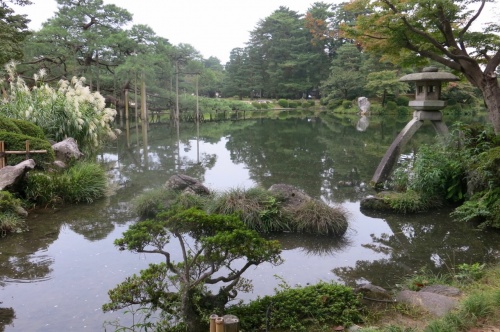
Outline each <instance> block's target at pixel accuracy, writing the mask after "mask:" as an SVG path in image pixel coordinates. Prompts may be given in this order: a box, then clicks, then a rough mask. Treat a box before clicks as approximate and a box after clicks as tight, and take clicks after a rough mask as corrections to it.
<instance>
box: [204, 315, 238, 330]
mask: <svg viewBox="0 0 500 332" xmlns="http://www.w3.org/2000/svg"><path fill="white" fill-rule="evenodd" d="M239 331H240V321H239V319H238V317H236V316H234V315H224V316H222V317H219V316H217V315H215V314H213V315H210V332H239Z"/></svg>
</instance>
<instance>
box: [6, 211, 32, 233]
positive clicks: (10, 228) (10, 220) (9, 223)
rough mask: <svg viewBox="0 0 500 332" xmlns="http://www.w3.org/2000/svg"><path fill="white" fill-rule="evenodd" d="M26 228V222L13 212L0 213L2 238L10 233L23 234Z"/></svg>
mask: <svg viewBox="0 0 500 332" xmlns="http://www.w3.org/2000/svg"><path fill="white" fill-rule="evenodd" d="M25 228H26V224H25V222H24V220H23V219H22V218H21V217H20V216H18V215H17V214H15V213H13V212H10V211H9V212H2V213H0V236H1V237H4V236H5V235H7V234H8V233H13V232H21V231H23V230H24V229H25Z"/></svg>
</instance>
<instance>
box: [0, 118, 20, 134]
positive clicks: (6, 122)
mask: <svg viewBox="0 0 500 332" xmlns="http://www.w3.org/2000/svg"><path fill="white" fill-rule="evenodd" d="M0 130H4V131H7V132H10V133H16V134H22V133H23V132H22V131H21V129H19V127H18V126H17V125H16V124H15V122H14V121H13V120H12V119H10V118H7V117H5V116H0Z"/></svg>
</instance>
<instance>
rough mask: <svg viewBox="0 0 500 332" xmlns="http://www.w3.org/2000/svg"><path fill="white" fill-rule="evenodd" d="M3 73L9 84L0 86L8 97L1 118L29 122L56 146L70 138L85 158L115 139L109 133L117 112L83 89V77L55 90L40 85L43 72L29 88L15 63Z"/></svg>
mask: <svg viewBox="0 0 500 332" xmlns="http://www.w3.org/2000/svg"><path fill="white" fill-rule="evenodd" d="M5 69H6V72H7V75H8V77H9V80H8V81H3V82H1V83H2V85H3V86H4V87H5V88H6V90H7V95H4V98H3V100H2V102H1V103H0V114H3V115H5V116H7V117H10V118H14V119H22V120H27V121H30V122H32V123H34V124H36V125H38V126H39V127H41V128H42V129H43V131H44V133H45V135H46V137H47V138H48V139H52V140H54V141H57V142H59V141H62V140H64V139H65V138H68V137H73V138H74V139H75V140H76V141H77V142H78V146H79V148H80V150H82V151H83V152H84V153H85V154H87V155H93V154H95V153H96V152H97V150H98V149H99V147H100V146H101V145H102V144H103V143H104V142H105V141H106V140H109V139H115V138H116V134H115V132H114V130H113V129H112V123H113V120H114V118H115V115H116V110H114V109H111V108H107V107H106V106H105V100H104V97H103V96H102V95H101V94H100V93H99V92H91V91H90V89H89V87H88V86H85V85H84V83H85V78H84V77H80V78H77V77H73V78H72V79H71V81H67V80H60V81H59V83H58V87H57V88H54V87H51V86H49V85H48V84H47V83H44V82H43V78H44V76H45V75H46V72H45V70H43V69H42V70H40V71H39V73H38V74H35V75H34V77H33V78H34V82H35V84H34V86H33V87H31V88H30V87H29V86H28V85H27V84H26V82H25V81H24V80H23V79H22V78H21V77H20V76H19V75H17V74H16V72H15V69H16V63H15V62H9V63H8V64H7V65H5Z"/></svg>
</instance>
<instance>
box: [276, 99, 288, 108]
mask: <svg viewBox="0 0 500 332" xmlns="http://www.w3.org/2000/svg"><path fill="white" fill-rule="evenodd" d="M278 105H280V106H281V107H283V108H288V100H286V99H280V100H278Z"/></svg>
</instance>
